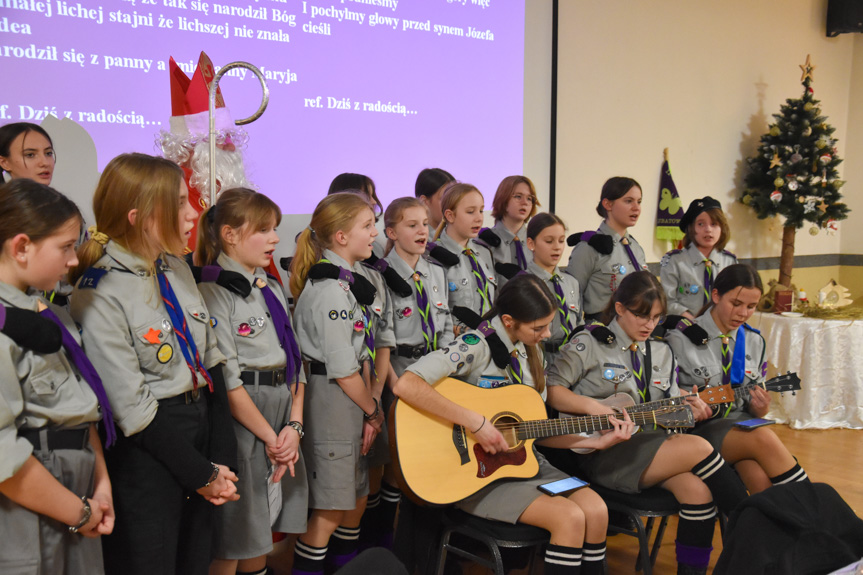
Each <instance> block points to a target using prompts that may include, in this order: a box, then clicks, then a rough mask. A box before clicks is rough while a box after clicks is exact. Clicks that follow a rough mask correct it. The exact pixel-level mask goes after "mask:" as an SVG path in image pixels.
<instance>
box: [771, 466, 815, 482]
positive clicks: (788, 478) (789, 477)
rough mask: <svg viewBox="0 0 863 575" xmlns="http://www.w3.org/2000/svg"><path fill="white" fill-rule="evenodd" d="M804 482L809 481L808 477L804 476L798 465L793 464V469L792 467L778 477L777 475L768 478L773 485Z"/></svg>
mask: <svg viewBox="0 0 863 575" xmlns="http://www.w3.org/2000/svg"><path fill="white" fill-rule="evenodd" d="M804 481H809V476H808V475H806V471H805V470H804V469H803V468H802V467H800V464H799V463H795V464H794V467H792V468H791V469H789V470H788V471H786V472H785V473H782V474H780V475H777V476H776V477H771V478H770V482H771V483H772V484H773V485H782V484H785V483H796V482H801V483H802V482H804Z"/></svg>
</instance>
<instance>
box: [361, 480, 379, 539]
mask: <svg viewBox="0 0 863 575" xmlns="http://www.w3.org/2000/svg"><path fill="white" fill-rule="evenodd" d="M380 526H381V492H380V491H376V492H375V493H369V498H368V501H367V502H366V510H365V511H364V512H363V518H362V519H361V520H360V538H359V547H360V548H361V549H368V548H369V547H374V546H376V545H377V540H378V537H379V533H380Z"/></svg>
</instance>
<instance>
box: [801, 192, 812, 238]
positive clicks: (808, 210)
mask: <svg viewBox="0 0 863 575" xmlns="http://www.w3.org/2000/svg"><path fill="white" fill-rule="evenodd" d="M814 211H815V200H814V199H807V200H806V205H805V206H803V213H805V214H811V213H812V212H814ZM813 235H814V234H813Z"/></svg>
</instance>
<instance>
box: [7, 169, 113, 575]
mask: <svg viewBox="0 0 863 575" xmlns="http://www.w3.org/2000/svg"><path fill="white" fill-rule="evenodd" d="M82 221H83V220H82V218H81V214H80V212H79V211H78V208H77V206H75V204H74V203H72V201H70V200H69V199H68V198H66V197H64V196H63V195H61V194H60V193H58V192H56V191H54V190H53V189H52V188H49V187H48V186H46V185H43V184H39V183H36V182H35V181H32V180H29V179H18V180H14V181H13V182H10V183H8V184H6V185H3V186H0V249H2V251H0V312H2V314H3V316H4V318H3V319H4V321H2V322H0V324H5V320H6V319H7V318H6V315H7V311H6V308H7V307H8V308H9V311H10V312H11V311H12V310H19V309H20V310H29V311H30V312H33V313H35V312H41V315H42V316H44V317H45V318H49V319H50V320H53V322H56V324H57V327H58V329H59V330H60V332H61V333H62V342H63V348H64V349H58V348H54V350H53V352H50V353H37V352H34V351H33V350H31V349H27V348H23V347H21V346H20V345H19V344H18V343H16V342H15V340H13V339H11V338H10V337H7V336H6V335H0V572H2V573H8V574H16V575H19V574H20V575H25V574H26V575H37V574H39V573H57V574H81V575H84V574H92V573H95V574H99V573H103V572H104V571H103V567H102V548H101V542H100V541H99V540H98V537H99V536H100V535H107V534H109V533H111V530H112V529H113V526H114V504H113V500H112V495H111V482H110V481H109V479H108V471H107V469H106V468H105V459H104V457H103V455H102V445H101V442H100V440H99V435H98V433H97V431H96V422H98V421H99V420H103V421H104V423H105V430H104V431H105V437H106V439H107V440H108V442H109V444H110V441H112V440H113V438H114V427H113V421H112V420H111V409H110V405H109V404H108V401H107V399H106V397H105V390H104V388H103V386H102V382H101V380H100V379H99V376H98V374H97V373H96V372H95V370H94V369H93V366H92V364H90V363H89V361H87V358H86V356H84V354H83V351H82V350H81V347H80V339H78V337H77V334H78V330H77V329H76V328H75V324H74V323H73V322H72V320H71V318H69V317H68V315H67V314H66V312H65V311H63V310H62V309H61V308H59V307H57V306H53V305H51V304H47V305H46V304H45V303H44V302H43V301H42V300H41V299H40V298H38V297H36V296H31V295H28V290H30V289H33V290H36V291H39V290H46V289H47V290H50V289H52V288H53V286H54V284H56V283H57V281H58V280H59V279H60V278H61V277H63V276H65V274H66V272H67V271H68V269H69V268H70V267H71V266H74V265H76V264H77V262H78V260H77V257H76V256H75V243H76V242H77V240H78V235H79V233H80V230H81V223H82ZM9 315H12V314H11V313H10V314H9ZM16 316H17V314H16ZM36 319H40V320H41V319H42V318H38V317H37V318H36ZM19 327H20V326H19ZM9 331H11V330H9ZM58 347H59V346H58ZM100 408H101V414H100ZM103 416H104V419H103ZM82 537H83V539H82Z"/></svg>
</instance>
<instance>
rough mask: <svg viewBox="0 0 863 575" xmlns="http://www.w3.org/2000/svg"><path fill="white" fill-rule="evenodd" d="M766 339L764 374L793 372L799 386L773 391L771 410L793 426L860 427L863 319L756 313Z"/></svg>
mask: <svg viewBox="0 0 863 575" xmlns="http://www.w3.org/2000/svg"><path fill="white" fill-rule="evenodd" d="M749 324H750V325H751V326H752V327H754V328H756V329H759V330H761V333H762V335H764V339H765V340H766V341H767V361H768V376H771V377H772V376H774V375H776V374H777V373H785V372H788V371H791V372H796V373H797V375H798V376H799V377H800V380H801V384H800V385H801V390H800V391H798V392H797V395H791V393H788V392H786V393H783V394H781V395H780V394H778V393H771V396H772V399H773V401H772V402H771V404H770V415H769V416H768V417H772V418H774V419H776V420H777V421H779V422H781V423H788V424H790V425H791V427H793V428H795V429H828V428H831V427H849V428H853V429H861V428H863V321H861V320H858V321H837V320H830V321H826V320H820V319H809V318H789V317H783V316H780V315H775V314H762V313H757V312H756V313H755V314H754V315H753V316H752V319H751V320H750V321H749Z"/></svg>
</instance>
